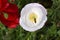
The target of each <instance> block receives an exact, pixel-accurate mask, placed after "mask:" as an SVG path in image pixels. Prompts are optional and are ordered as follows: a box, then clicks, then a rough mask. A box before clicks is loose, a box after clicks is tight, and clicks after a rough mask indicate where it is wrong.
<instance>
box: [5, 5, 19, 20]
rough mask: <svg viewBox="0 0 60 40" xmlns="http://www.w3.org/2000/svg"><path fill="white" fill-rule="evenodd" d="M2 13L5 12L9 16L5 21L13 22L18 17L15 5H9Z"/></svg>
mask: <svg viewBox="0 0 60 40" xmlns="http://www.w3.org/2000/svg"><path fill="white" fill-rule="evenodd" d="M4 12H6V13H7V14H8V16H9V17H8V19H7V20H15V19H16V18H17V17H18V16H19V14H18V7H17V6H16V5H15V4H14V5H13V4H9V6H8V7H7V8H6V9H5V10H4Z"/></svg>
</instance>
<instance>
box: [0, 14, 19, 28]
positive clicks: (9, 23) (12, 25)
mask: <svg viewBox="0 0 60 40" xmlns="http://www.w3.org/2000/svg"><path fill="white" fill-rule="evenodd" d="M0 21H1V22H2V23H3V24H4V25H6V26H7V27H9V28H16V26H17V25H18V24H19V18H16V19H15V20H11V21H10V20H6V19H5V18H4V16H3V14H1V15H0Z"/></svg>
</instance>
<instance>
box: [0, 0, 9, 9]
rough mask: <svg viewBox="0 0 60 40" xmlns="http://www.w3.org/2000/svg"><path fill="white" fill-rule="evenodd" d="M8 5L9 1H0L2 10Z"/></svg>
mask: <svg viewBox="0 0 60 40" xmlns="http://www.w3.org/2000/svg"><path fill="white" fill-rule="evenodd" d="M6 3H8V0H0V9H1V8H3V7H5V5H6Z"/></svg>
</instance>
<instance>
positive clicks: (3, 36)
mask: <svg viewBox="0 0 60 40" xmlns="http://www.w3.org/2000/svg"><path fill="white" fill-rule="evenodd" d="M8 1H9V2H10V3H13V4H17V6H18V8H19V13H20V11H21V9H22V8H23V7H24V6H25V5H26V4H28V3H40V4H42V5H43V6H44V7H45V8H46V9H47V12H48V14H47V17H48V20H47V22H46V24H45V26H44V27H43V28H42V29H40V30H38V31H35V32H28V31H25V30H24V29H23V28H22V27H21V26H20V25H18V26H17V28H15V29H9V28H6V27H5V26H4V25H3V24H2V23H1V22H0V40H60V0H8Z"/></svg>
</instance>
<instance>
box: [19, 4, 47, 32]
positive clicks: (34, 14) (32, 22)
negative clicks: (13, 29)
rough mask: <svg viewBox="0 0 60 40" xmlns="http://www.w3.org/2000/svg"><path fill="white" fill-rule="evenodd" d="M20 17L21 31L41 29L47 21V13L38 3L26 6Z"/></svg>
mask: <svg viewBox="0 0 60 40" xmlns="http://www.w3.org/2000/svg"><path fill="white" fill-rule="evenodd" d="M20 15H21V17H20V22H19V23H20V25H21V26H22V28H23V29H25V30H26V31H30V32H33V31H36V30H38V29H41V28H42V27H43V26H44V24H45V22H46V21H47V16H46V15H47V11H46V9H45V8H44V7H43V6H42V5H41V4H38V3H30V4H27V5H26V6H25V7H24V8H23V9H22V11H21V14H20Z"/></svg>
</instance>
